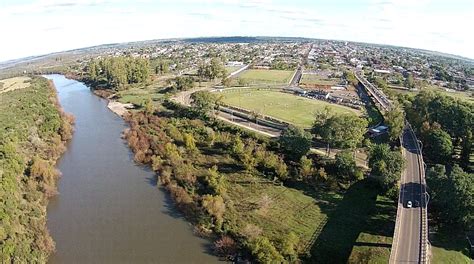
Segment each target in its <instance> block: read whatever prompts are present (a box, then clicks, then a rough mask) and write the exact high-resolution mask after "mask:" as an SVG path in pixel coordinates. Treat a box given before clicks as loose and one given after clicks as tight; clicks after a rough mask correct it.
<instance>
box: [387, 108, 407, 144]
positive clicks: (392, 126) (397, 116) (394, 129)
mask: <svg viewBox="0 0 474 264" xmlns="http://www.w3.org/2000/svg"><path fill="white" fill-rule="evenodd" d="M385 124H386V125H387V126H388V129H389V130H388V135H389V137H390V140H396V139H398V138H399V137H400V136H401V135H402V133H403V128H404V127H405V113H404V112H403V110H402V109H401V107H400V106H399V105H395V107H393V108H392V109H391V110H390V111H388V112H387V113H386V115H385Z"/></svg>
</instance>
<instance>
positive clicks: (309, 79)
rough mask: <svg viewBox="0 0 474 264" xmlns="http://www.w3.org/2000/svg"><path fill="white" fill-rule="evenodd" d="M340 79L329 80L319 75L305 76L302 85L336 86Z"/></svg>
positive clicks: (302, 78)
mask: <svg viewBox="0 0 474 264" xmlns="http://www.w3.org/2000/svg"><path fill="white" fill-rule="evenodd" d="M338 82H339V79H334V78H333V79H327V78H324V77H322V76H319V75H317V74H303V76H302V77H301V81H300V84H307V85H317V84H319V85H336V84H337V83H338Z"/></svg>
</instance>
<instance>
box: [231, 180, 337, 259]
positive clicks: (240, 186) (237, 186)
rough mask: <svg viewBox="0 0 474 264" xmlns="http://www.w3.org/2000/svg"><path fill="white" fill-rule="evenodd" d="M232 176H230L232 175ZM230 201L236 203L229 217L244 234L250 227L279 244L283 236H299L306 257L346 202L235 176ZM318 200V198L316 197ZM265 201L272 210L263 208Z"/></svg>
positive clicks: (329, 196) (328, 195)
mask: <svg viewBox="0 0 474 264" xmlns="http://www.w3.org/2000/svg"><path fill="white" fill-rule="evenodd" d="M229 176H230V175H229ZM229 176H227V177H228V178H232V179H233V181H230V182H229V197H230V199H231V200H233V201H235V203H234V208H235V211H234V212H233V214H235V215H233V214H231V215H227V217H228V218H229V219H231V218H234V217H235V218H237V219H238V221H237V225H238V227H239V229H240V230H245V229H246V228H247V229H248V228H249V227H248V226H249V225H251V226H257V227H259V228H261V229H262V233H263V235H264V236H266V237H268V238H270V240H274V241H278V239H280V238H281V236H282V234H288V233H289V232H293V233H295V234H296V235H297V236H298V237H299V245H298V251H299V253H303V251H304V247H305V245H306V244H307V243H308V242H310V240H311V237H312V236H313V234H315V232H316V235H319V232H318V231H317V230H320V229H321V228H322V227H323V226H324V224H325V223H326V221H327V218H328V215H327V214H328V213H329V211H330V210H331V209H332V208H334V207H335V206H336V205H337V203H338V202H340V200H341V199H342V196H341V195H339V194H336V193H323V192H321V193H316V192H314V191H312V192H313V194H312V195H308V192H306V191H303V190H297V189H293V188H288V187H284V186H278V185H274V184H273V183H272V182H271V181H264V182H262V178H261V177H255V176H250V175H249V176H247V177H245V176H244V175H242V174H241V175H239V176H237V175H232V177H229ZM316 196H317V197H318V198H315V197H316ZM262 200H266V201H268V204H269V206H268V209H263V210H262V209H261V208H259V206H258V205H259V204H261V203H262Z"/></svg>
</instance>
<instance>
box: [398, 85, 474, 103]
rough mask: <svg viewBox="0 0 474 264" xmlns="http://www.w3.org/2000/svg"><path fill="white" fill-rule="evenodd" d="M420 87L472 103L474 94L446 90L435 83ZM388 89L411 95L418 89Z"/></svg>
mask: <svg viewBox="0 0 474 264" xmlns="http://www.w3.org/2000/svg"><path fill="white" fill-rule="evenodd" d="M422 89H425V90H430V91H434V92H439V93H441V94H443V95H447V96H451V97H454V98H458V99H461V100H465V101H467V102H471V103H474V94H473V93H469V92H458V91H456V92H448V91H446V90H445V89H444V88H443V87H439V86H436V85H429V86H427V87H425V88H422ZM389 91H390V92H393V93H395V94H411V95H416V94H417V93H418V92H419V91H409V90H402V89H395V88H389Z"/></svg>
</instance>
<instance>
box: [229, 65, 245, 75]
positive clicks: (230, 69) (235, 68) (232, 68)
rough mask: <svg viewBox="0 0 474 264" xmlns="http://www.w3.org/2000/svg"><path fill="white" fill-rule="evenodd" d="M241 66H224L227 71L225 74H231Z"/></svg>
mask: <svg viewBox="0 0 474 264" xmlns="http://www.w3.org/2000/svg"><path fill="white" fill-rule="evenodd" d="M242 67H243V66H225V70H226V71H227V74H231V73H233V72H235V71H236V70H238V69H240V68H242Z"/></svg>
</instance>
